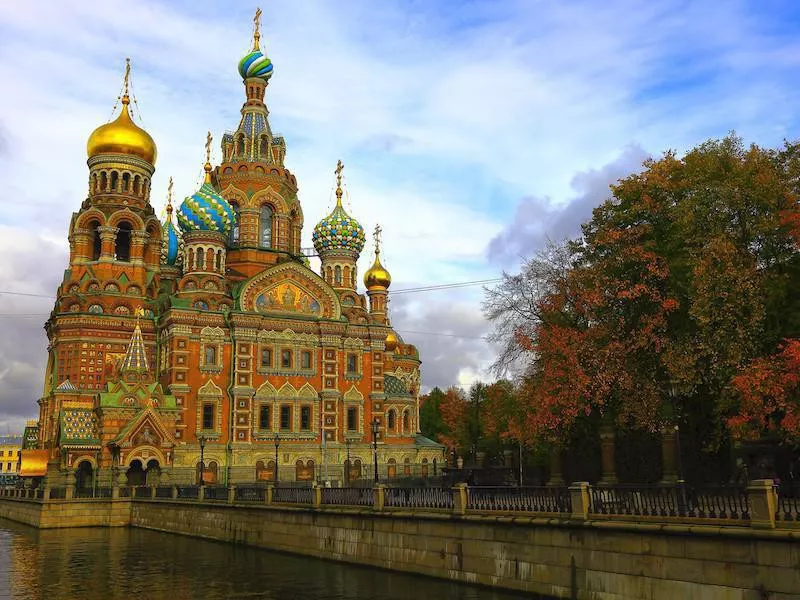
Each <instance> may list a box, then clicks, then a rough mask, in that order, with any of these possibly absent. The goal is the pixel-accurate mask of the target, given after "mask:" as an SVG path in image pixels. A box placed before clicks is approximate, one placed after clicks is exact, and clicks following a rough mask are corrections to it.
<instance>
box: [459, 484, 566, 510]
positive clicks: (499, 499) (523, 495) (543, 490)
mask: <svg viewBox="0 0 800 600" xmlns="http://www.w3.org/2000/svg"><path fill="white" fill-rule="evenodd" d="M467 508H468V509H470V510H480V511H500V512H542V513H570V512H572V501H571V498H570V494H569V490H568V489H567V488H565V487H516V488H514V487H470V488H469V489H468V499H467Z"/></svg>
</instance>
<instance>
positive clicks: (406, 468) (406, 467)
mask: <svg viewBox="0 0 800 600" xmlns="http://www.w3.org/2000/svg"><path fill="white" fill-rule="evenodd" d="M403 477H411V459H410V458H406V459H405V460H404V461H403Z"/></svg>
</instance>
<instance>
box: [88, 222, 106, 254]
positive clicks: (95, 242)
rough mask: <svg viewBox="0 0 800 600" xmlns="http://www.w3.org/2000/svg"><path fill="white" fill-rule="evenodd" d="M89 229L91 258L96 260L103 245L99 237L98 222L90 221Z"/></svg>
mask: <svg viewBox="0 0 800 600" xmlns="http://www.w3.org/2000/svg"><path fill="white" fill-rule="evenodd" d="M89 229H90V230H91V231H92V260H98V259H99V258H100V252H101V251H102V246H103V240H102V239H101V238H100V222H99V221H91V222H90V223H89Z"/></svg>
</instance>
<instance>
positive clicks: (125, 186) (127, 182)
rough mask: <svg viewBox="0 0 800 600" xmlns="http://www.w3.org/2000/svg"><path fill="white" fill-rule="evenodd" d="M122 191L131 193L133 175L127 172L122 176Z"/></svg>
mask: <svg viewBox="0 0 800 600" xmlns="http://www.w3.org/2000/svg"><path fill="white" fill-rule="evenodd" d="M122 191H123V192H130V191H131V174H130V173H128V172H127V171H126V172H125V173H123V174H122Z"/></svg>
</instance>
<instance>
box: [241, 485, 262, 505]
mask: <svg viewBox="0 0 800 600" xmlns="http://www.w3.org/2000/svg"><path fill="white" fill-rule="evenodd" d="M236 500H237V501H240V502H264V501H265V500H266V489H265V488H264V486H263V485H237V486H236Z"/></svg>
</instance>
